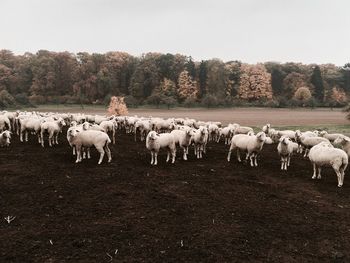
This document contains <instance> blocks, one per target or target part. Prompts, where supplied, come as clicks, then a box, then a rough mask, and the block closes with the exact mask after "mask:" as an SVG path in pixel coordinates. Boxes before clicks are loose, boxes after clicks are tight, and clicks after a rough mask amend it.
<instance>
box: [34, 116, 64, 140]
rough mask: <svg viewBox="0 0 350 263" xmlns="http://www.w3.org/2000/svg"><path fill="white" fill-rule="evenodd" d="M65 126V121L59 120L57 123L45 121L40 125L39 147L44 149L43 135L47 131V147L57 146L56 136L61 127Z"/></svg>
mask: <svg viewBox="0 0 350 263" xmlns="http://www.w3.org/2000/svg"><path fill="white" fill-rule="evenodd" d="M63 126H66V123H65V121H64V120H63V119H62V118H59V119H58V120H57V121H46V122H43V123H42V124H41V127H40V130H41V132H40V138H41V140H40V141H41V146H42V147H44V133H45V132H46V131H47V132H48V134H49V146H50V147H52V145H53V144H58V134H59V133H60V132H61V131H62V127H63Z"/></svg>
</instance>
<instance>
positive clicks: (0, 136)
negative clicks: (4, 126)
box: [0, 131, 11, 147]
mask: <svg viewBox="0 0 350 263" xmlns="http://www.w3.org/2000/svg"><path fill="white" fill-rule="evenodd" d="M10 143H11V132H10V131H3V132H2V133H0V146H1V147H4V146H9V145H10Z"/></svg>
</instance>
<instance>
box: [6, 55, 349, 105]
mask: <svg viewBox="0 0 350 263" xmlns="http://www.w3.org/2000/svg"><path fill="white" fill-rule="evenodd" d="M349 95H350V63H349V64H346V65H344V66H343V67H338V66H335V65H333V64H322V65H316V64H309V65H305V64H302V63H293V62H289V63H278V62H266V63H259V64H254V65H252V64H246V63H243V62H240V61H228V62H223V61H222V60H220V59H210V60H202V61H194V60H193V59H192V58H191V57H188V56H184V55H180V54H175V55H174V54H161V53H147V54H143V55H142V56H140V57H135V56H132V55H130V54H128V53H125V52H108V53H105V54H97V53H93V54H89V53H86V52H81V53H77V54H73V53H69V52H51V51H46V50H40V51H38V52H37V53H36V54H32V53H25V54H24V55H15V54H13V52H11V51H9V50H1V51H0V107H2V108H6V107H10V106H18V105H37V104H46V103H50V104H53V103H59V104H73V103H74V104H77V103H78V104H107V103H108V101H109V99H110V97H111V96H124V97H125V101H126V103H127V104H128V105H129V106H133V107H136V106H139V105H144V104H152V105H156V106H160V105H166V106H168V107H171V106H173V105H183V106H186V107H191V106H196V105H202V106H206V107H215V106H241V105H259V106H270V107H293V106H302V107H308V106H311V107H313V106H331V107H337V106H344V105H345V104H347V98H348V96H349Z"/></svg>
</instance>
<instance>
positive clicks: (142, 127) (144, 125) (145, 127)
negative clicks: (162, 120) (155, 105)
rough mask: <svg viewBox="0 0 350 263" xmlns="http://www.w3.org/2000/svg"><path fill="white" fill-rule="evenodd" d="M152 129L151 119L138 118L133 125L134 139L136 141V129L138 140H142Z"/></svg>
mask: <svg viewBox="0 0 350 263" xmlns="http://www.w3.org/2000/svg"><path fill="white" fill-rule="evenodd" d="M151 130H152V125H151V120H138V121H137V122H136V123H135V125H134V139H135V142H136V136H137V131H140V140H141V141H144V140H145V138H146V136H147V134H148V133H149V132H150V131H151Z"/></svg>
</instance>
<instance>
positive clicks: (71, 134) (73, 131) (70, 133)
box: [67, 127, 79, 137]
mask: <svg viewBox="0 0 350 263" xmlns="http://www.w3.org/2000/svg"><path fill="white" fill-rule="evenodd" d="M78 133H79V130H78V129H75V128H74V127H72V128H69V129H68V131H67V134H68V136H69V137H75V136H77V134H78Z"/></svg>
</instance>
